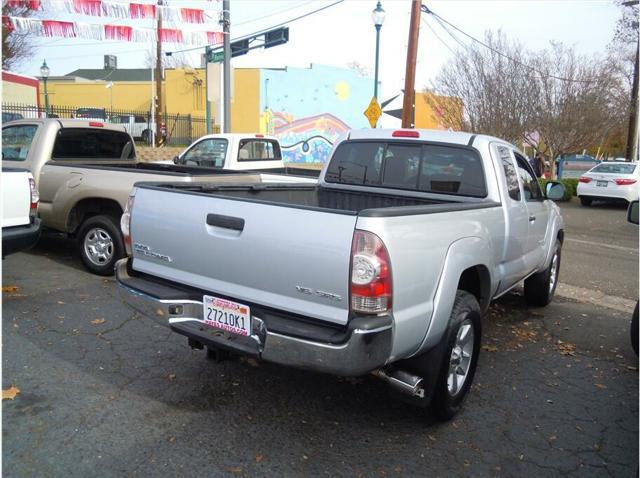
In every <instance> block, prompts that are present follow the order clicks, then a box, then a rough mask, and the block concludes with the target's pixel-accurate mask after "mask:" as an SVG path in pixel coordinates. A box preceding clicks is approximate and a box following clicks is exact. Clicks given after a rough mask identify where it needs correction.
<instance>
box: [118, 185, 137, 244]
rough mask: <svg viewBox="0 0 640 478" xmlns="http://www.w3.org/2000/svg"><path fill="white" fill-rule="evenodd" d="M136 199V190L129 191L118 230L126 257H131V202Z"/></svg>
mask: <svg viewBox="0 0 640 478" xmlns="http://www.w3.org/2000/svg"><path fill="white" fill-rule="evenodd" d="M135 198H136V188H133V189H132V190H131V193H130V194H129V198H128V199H127V205H126V206H125V208H124V213H123V214H122V217H121V218H120V229H121V230H122V240H123V242H124V249H125V251H126V252H127V255H128V256H130V255H131V211H132V210H133V201H134V200H135Z"/></svg>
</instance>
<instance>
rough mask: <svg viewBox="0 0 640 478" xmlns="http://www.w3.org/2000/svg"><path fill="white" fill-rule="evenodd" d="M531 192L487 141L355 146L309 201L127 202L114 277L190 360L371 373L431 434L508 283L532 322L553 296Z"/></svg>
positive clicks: (147, 192)
mask: <svg viewBox="0 0 640 478" xmlns="http://www.w3.org/2000/svg"><path fill="white" fill-rule="evenodd" d="M547 186H548V187H547V191H546V192H545V193H543V191H541V189H540V187H539V185H538V182H537V180H536V178H535V176H534V173H533V171H532V170H531V167H530V166H529V163H528V162H527V161H526V159H525V157H524V156H522V155H521V153H519V152H518V151H517V150H516V148H515V147H514V146H512V145H511V144H509V143H506V142H504V141H502V140H500V139H497V138H492V137H488V136H481V135H472V134H468V133H453V132H439V131H425V130H380V129H376V130H359V131H355V130H354V131H351V132H349V133H347V134H346V135H345V136H343V137H342V138H340V139H339V140H338V141H337V143H336V144H335V146H334V149H333V151H332V153H331V157H330V160H329V163H328V165H327V166H326V167H325V169H324V170H323V172H322V173H321V176H320V180H319V183H318V184H317V185H303V184H300V185H291V184H290V185H284V184H283V185H276V184H272V185H263V184H262V185H255V186H247V187H238V186H224V185H206V184H154V183H148V184H138V185H137V187H136V188H135V189H134V191H133V192H132V195H131V197H130V198H129V203H128V207H127V210H126V211H125V214H124V215H123V218H122V228H123V232H124V234H125V236H126V237H127V238H128V240H129V241H130V243H131V249H130V257H129V258H127V259H123V260H121V261H119V262H118V264H117V265H116V277H117V280H118V282H119V285H120V286H121V290H122V291H123V296H124V299H125V301H126V302H128V303H129V304H130V305H131V306H132V307H133V308H134V309H135V310H137V311H139V312H141V313H142V314H144V315H146V316H148V317H150V318H152V319H155V320H156V321H157V322H158V323H160V324H163V325H165V326H169V327H171V329H173V330H174V331H175V332H177V333H179V334H182V335H185V336H186V337H188V339H189V344H190V345H191V346H192V347H195V348H203V347H204V346H206V347H207V348H208V350H209V351H210V352H211V353H214V354H215V353H217V351H219V350H226V351H233V352H239V353H243V354H249V355H252V356H255V357H258V358H261V359H263V360H266V361H270V362H275V363H279V364H284V365H290V366H294V367H302V368H307V369H312V370H316V371H321V372H327V373H331V374H337V375H342V376H357V375H362V374H366V373H369V372H373V373H374V374H375V375H377V376H378V377H380V378H382V379H384V380H385V381H387V382H388V383H389V384H390V385H392V387H393V388H394V389H395V390H398V391H400V392H404V395H403V394H400V396H404V397H405V398H406V399H407V400H409V401H411V402H414V403H416V404H418V405H425V406H426V405H429V404H430V405H431V408H432V409H433V410H434V411H435V413H436V415H437V416H439V417H441V418H442V419H448V418H451V417H452V416H453V415H454V414H455V413H457V411H458V410H459V409H460V407H461V405H462V402H463V400H464V398H465V396H466V395H467V392H468V391H469V389H470V386H471V382H472V380H473V375H474V371H475V367H476V363H477V360H478V354H479V351H480V336H481V316H482V314H483V313H484V312H485V311H486V310H487V308H488V306H489V303H490V302H491V300H493V299H495V298H497V297H499V296H500V295H502V294H504V293H505V292H507V291H508V290H509V289H511V288H512V287H514V286H516V285H517V284H518V283H519V282H520V281H522V280H524V295H525V299H526V300H527V301H528V302H529V303H530V304H532V305H534V306H544V305H547V304H548V303H549V302H550V301H551V299H552V297H553V295H554V291H555V289H556V286H557V283H558V272H559V267H560V251H561V247H562V241H563V237H564V232H563V221H562V217H561V216H560V212H559V209H558V207H557V206H556V205H555V204H554V203H553V202H552V201H550V200H548V199H559V198H561V197H562V195H563V194H564V187H563V186H562V185H561V184H559V183H551V184H548V185H547Z"/></svg>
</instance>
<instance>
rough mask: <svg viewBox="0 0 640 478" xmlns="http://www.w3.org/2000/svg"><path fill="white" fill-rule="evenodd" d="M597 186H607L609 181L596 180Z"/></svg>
mask: <svg viewBox="0 0 640 478" xmlns="http://www.w3.org/2000/svg"><path fill="white" fill-rule="evenodd" d="M596 186H600V187H601V188H606V187H607V181H596Z"/></svg>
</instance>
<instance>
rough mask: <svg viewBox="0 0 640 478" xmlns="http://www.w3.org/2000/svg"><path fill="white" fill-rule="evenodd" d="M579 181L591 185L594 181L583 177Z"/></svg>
mask: <svg viewBox="0 0 640 478" xmlns="http://www.w3.org/2000/svg"><path fill="white" fill-rule="evenodd" d="M578 181H580V182H581V183H590V182H591V181H592V179H591V178H588V177H586V176H582V177H581V178H580V179H578Z"/></svg>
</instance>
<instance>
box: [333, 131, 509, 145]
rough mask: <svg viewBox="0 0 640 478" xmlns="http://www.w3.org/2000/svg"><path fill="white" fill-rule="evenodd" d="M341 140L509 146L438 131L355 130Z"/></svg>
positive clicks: (467, 135) (496, 139)
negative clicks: (488, 143) (477, 143)
mask: <svg viewBox="0 0 640 478" xmlns="http://www.w3.org/2000/svg"><path fill="white" fill-rule="evenodd" d="M341 139H343V140H346V139H349V140H359V139H362V140H403V141H430V142H434V143H449V144H459V145H464V146H471V145H472V144H473V143H474V142H475V141H476V140H478V139H482V140H485V141H490V142H494V141H495V142H499V143H503V144H509V143H507V142H506V141H504V140H503V139H500V138H495V137H493V136H487V135H484V134H474V133H466V132H463V131H443V130H437V129H404V128H379V129H378V128H376V129H354V130H351V131H349V132H347V133H346V135H345V136H343V137H342V138H341Z"/></svg>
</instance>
